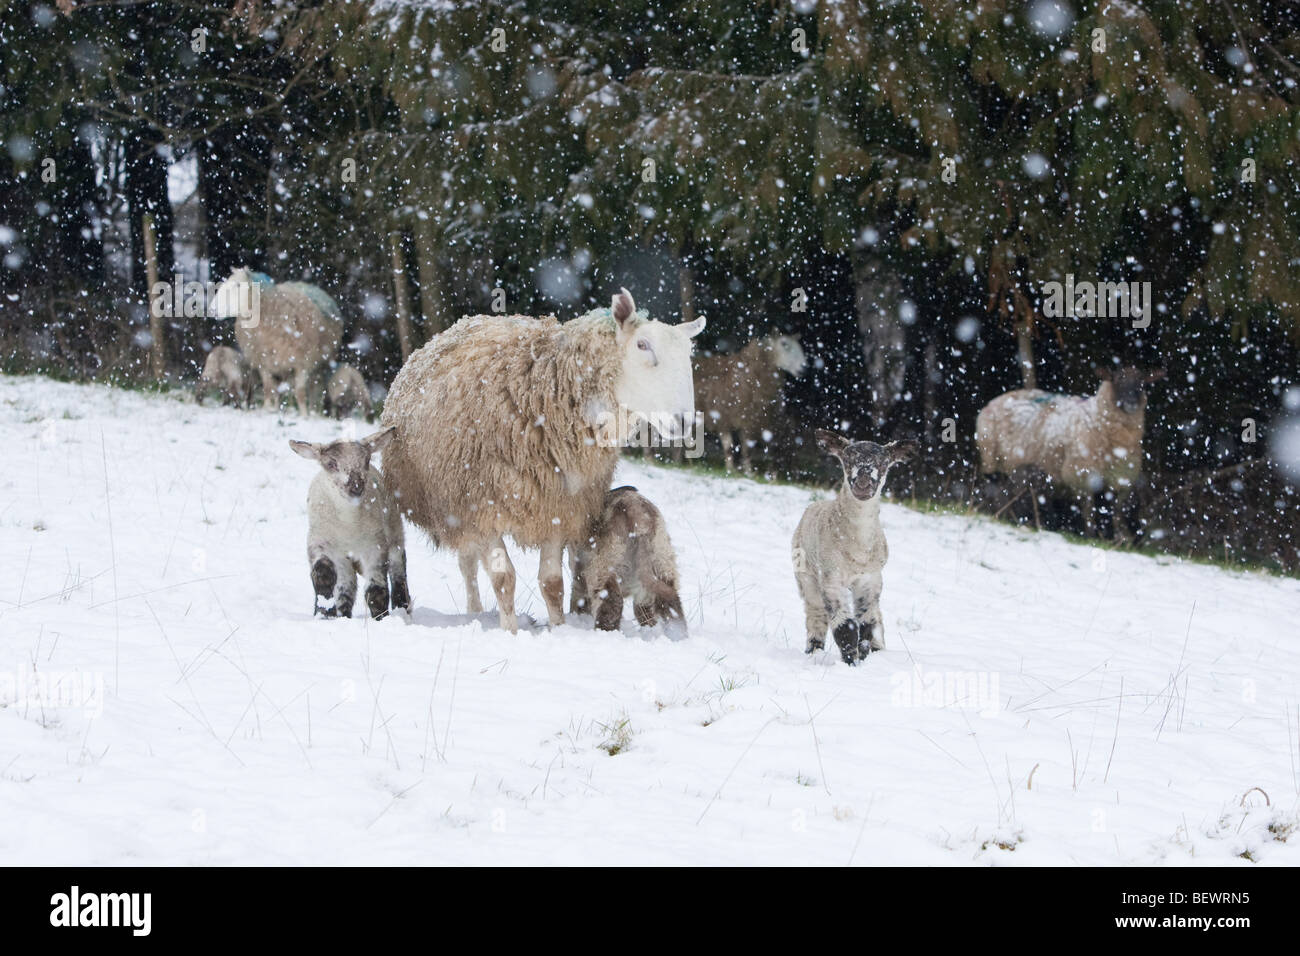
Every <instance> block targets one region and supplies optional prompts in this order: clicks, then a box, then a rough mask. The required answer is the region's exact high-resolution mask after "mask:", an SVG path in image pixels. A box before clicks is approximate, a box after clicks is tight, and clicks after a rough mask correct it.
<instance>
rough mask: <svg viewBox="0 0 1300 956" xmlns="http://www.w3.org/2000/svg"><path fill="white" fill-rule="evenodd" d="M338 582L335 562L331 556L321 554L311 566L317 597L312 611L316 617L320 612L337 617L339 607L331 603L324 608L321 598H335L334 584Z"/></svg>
mask: <svg viewBox="0 0 1300 956" xmlns="http://www.w3.org/2000/svg"><path fill="white" fill-rule="evenodd" d="M337 583H338V572H336V571H335V570H334V562H332V561H331V560H330V559H329V558H327V557H325V556H324V555H321V556H320V557H318V558H317V559H316V560H315V562H314V563H313V564H312V566H311V586H312V589H313V590H314V591H315V592H316V597H315V598H313V599H312V609H311V613H312V616H313V617H314V616H315V615H317V614H320V615H321V616H322V617H336V616H337V615H338V608H337V607H336V606H335V605H333V604H332V603H331V605H330V606H329V607H325V608H322V607H321V606H320V599H321V598H325V600H326V601H330V602H333V600H334V585H335V584H337Z"/></svg>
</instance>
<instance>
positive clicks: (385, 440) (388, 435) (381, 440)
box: [361, 425, 397, 455]
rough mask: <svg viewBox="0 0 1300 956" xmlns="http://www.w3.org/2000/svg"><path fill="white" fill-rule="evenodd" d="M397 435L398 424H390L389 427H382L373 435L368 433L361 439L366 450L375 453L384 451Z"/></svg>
mask: <svg viewBox="0 0 1300 956" xmlns="http://www.w3.org/2000/svg"><path fill="white" fill-rule="evenodd" d="M396 437H397V426H396V425H389V426H388V427H387V428H381V429H380V430H379V431H377V432H375V433H374V434H373V435H367V436H366V437H365V438H363V439H361V444H363V445H365V446H366V451H368V452H370V454H372V455H373V454H374V453H375V452H377V451H383V450H384V449H385V448H387V447H388V446H389V444H390V443H391V442H392V440H393V439H394V438H396Z"/></svg>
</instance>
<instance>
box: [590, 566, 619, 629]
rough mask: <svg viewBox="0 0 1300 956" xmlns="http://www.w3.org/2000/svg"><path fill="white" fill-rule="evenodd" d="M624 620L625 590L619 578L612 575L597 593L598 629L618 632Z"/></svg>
mask: <svg viewBox="0 0 1300 956" xmlns="http://www.w3.org/2000/svg"><path fill="white" fill-rule="evenodd" d="M622 620H623V590H622V588H620V587H619V586H618V578H616V577H615V576H614V575H612V574H611V575H610V576H609V577H608V578H607V579H606V580H605V583H604V585H603V586H601V588H600V590H599V591H597V592H596V629H597V630H601V631H617V630H618V626H619V624H620V623H621V622H622Z"/></svg>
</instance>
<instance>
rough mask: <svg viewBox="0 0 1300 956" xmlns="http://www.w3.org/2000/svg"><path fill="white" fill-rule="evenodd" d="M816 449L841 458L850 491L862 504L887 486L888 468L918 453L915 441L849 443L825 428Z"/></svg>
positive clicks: (876, 495)
mask: <svg viewBox="0 0 1300 956" xmlns="http://www.w3.org/2000/svg"><path fill="white" fill-rule="evenodd" d="M817 446H818V447H819V448H821V450H822V451H824V452H826V453H827V454H828V455H834V456H835V457H836V458H838V459H839V461H840V465H841V466H842V467H843V468H844V479H845V481H846V482H847V484H848V486H849V491H850V492H851V493H852V494H853V497H854V498H857V499H858V500H859V501H870V500H871V499H872V498H875V497H878V496H879V494H880V492H881V489H883V488H884V487H885V476H886V475H888V474H889V469H890V468H892V467H894V465H896V464H898V463H899V462H900V461H903V460H904V459H907V458H912V457H914V456H915V455H916V453H917V451H918V450H919V446H918V445H917V444H916V442H914V441H891V442H890V443H889V444H888V445H877V444H876V443H875V442H873V441H849V440H848V439H847V438H845V437H844V436H843V435H840V434H837V433H835V432H832V431H827V430H826V429H824V428H819V429H817Z"/></svg>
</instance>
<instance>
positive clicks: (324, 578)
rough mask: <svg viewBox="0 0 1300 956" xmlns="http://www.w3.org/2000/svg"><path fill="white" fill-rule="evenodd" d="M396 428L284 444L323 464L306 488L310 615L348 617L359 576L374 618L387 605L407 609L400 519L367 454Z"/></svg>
mask: <svg viewBox="0 0 1300 956" xmlns="http://www.w3.org/2000/svg"><path fill="white" fill-rule="evenodd" d="M394 431H395V429H393V428H385V429H382V430H381V431H377V432H375V433H374V434H373V435H369V436H367V437H366V438H363V439H361V440H360V441H336V442H331V443H330V444H326V445H320V444H312V443H311V442H305V441H290V442H289V447H290V448H292V449H293V450H294V451H295V452H296V453H297V454H299V455H301V456H302V457H303V458H309V459H311V460H312V461H315V462H318V463H319V464H320V466H321V470H320V471H319V472H317V474H316V477H315V478H314V479H312V483H311V487H310V488H309V489H308V491H307V523H308V530H307V560H308V561H309V562H310V563H311V582H312V587H313V588H314V589H315V591H316V604H315V609H314V610H313V613H316V612H317V611H319V612H320V613H322V614H323V615H324V616H325V617H351V616H352V603H353V601H355V600H356V596H357V574H358V573H359V574H360V575H361V576H362V577H363V578H364V579H365V581H366V595H365V597H366V607H367V608H368V609H369V611H370V615H371V617H374V618H381V617H383V616H384V615H385V614H387V613H388V609H389V607H390V606H391V607H395V608H396V607H400V608H404V609H406V610H407V611H410V609H411V595H410V592H409V591H408V590H407V587H406V543H405V540H404V536H403V533H402V516H401V513H400V512H399V511H398V509H397V502H396V501H394V500H393V496H392V495H391V494H390V493H389V491H388V489H387V487H385V485H384V480H383V478H382V477H381V476H380V474H379V472H378V471H376V470H375V469H374V468H373V467H371V464H370V456H371V455H373V454H374V453H375V452H377V451H381V450H382V449H383V448H384V447H385V446H386V445H388V443H389V442H391V441H392V440H393V434H394ZM322 598H323V599H324V601H325V606H324V607H321V603H322V601H321V599H322Z"/></svg>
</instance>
